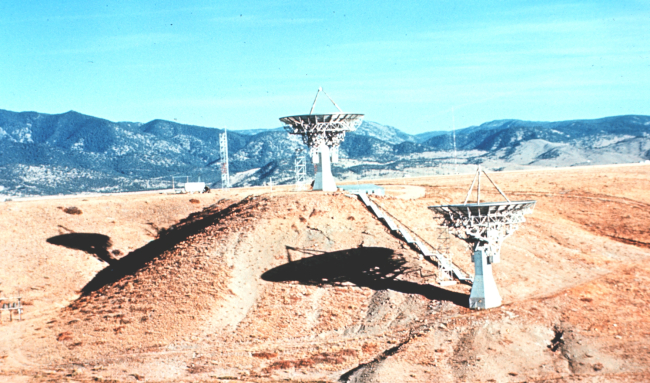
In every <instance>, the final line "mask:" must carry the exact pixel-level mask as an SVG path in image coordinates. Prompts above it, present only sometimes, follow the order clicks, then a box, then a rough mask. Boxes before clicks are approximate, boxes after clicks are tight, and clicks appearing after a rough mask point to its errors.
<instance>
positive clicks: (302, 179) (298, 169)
mask: <svg viewBox="0 0 650 383" xmlns="http://www.w3.org/2000/svg"><path fill="white" fill-rule="evenodd" d="M294 172H295V179H296V191H302V190H305V189H306V188H307V161H306V159H305V153H304V151H303V150H302V149H297V150H296V159H295V161H294Z"/></svg>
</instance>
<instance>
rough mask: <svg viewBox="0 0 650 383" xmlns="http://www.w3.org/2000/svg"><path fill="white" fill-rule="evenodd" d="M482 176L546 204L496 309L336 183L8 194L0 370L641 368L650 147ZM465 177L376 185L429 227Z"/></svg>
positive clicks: (519, 375) (82, 376)
mask: <svg viewBox="0 0 650 383" xmlns="http://www.w3.org/2000/svg"><path fill="white" fill-rule="evenodd" d="M492 177H493V179H494V180H495V181H496V182H497V183H498V184H499V185H500V186H501V187H502V188H503V189H504V190H505V192H506V193H507V194H508V196H509V197H510V198H511V199H513V200H514V199H535V200H537V201H538V203H537V207H536V208H535V211H534V213H533V214H532V215H530V216H529V217H528V219H527V222H526V223H525V224H523V225H522V227H521V228H520V230H519V231H518V232H517V233H516V234H515V235H513V236H512V237H510V238H508V239H507V240H506V242H505V244H504V247H503V249H502V261H501V263H499V264H496V265H495V267H494V272H495V278H496V280H497V284H498V286H499V289H500V292H501V295H502V297H503V300H504V305H503V306H502V307H501V308H497V309H492V310H488V311H471V310H469V309H467V304H468V297H469V290H470V288H471V287H470V286H468V285H464V284H457V285H454V286H448V287H444V288H443V287H439V286H437V285H436V283H435V281H436V277H435V273H436V267H435V265H433V264H431V263H429V262H427V261H426V260H422V259H421V258H420V257H419V256H418V254H417V253H416V252H415V251H413V250H412V249H411V248H409V247H408V246H407V245H406V244H405V243H404V242H402V241H401V240H400V239H399V238H398V237H396V236H394V235H393V234H391V233H390V231H389V230H388V229H387V228H385V227H384V226H383V225H382V224H381V222H380V221H378V220H377V219H376V218H375V217H374V216H373V215H372V214H371V213H370V212H369V211H368V210H367V209H366V208H365V207H364V205H363V204H362V203H361V202H360V201H358V200H356V199H355V198H350V197H348V196H346V195H344V194H341V193H316V192H310V193H295V192H291V191H290V188H288V187H280V188H276V187H274V190H273V192H271V191H270V189H269V188H265V189H264V188H250V189H236V190H233V191H229V192H226V193H221V192H218V191H217V192H213V193H212V194H202V195H165V194H149V195H147V194H143V195H129V196H110V197H96V198H85V199H84V198H83V197H80V198H77V199H74V198H73V199H70V198H68V199H65V200H63V199H62V200H44V201H20V202H19V201H13V202H5V203H3V204H1V205H0V266H1V267H0V296H15V295H18V294H20V295H21V296H22V297H23V299H24V301H25V303H26V306H25V313H24V315H23V320H22V321H17V320H13V321H9V316H8V314H7V313H3V314H2V318H1V319H2V322H1V323H0V380H1V381H8V382H58V381H71V382H91V381H115V382H123V381H124V382H129V381H133V382H135V381H156V382H172V381H173V382H177V381H188V382H189V381H206V382H218V381H231V380H237V381H251V382H253V381H255V382H257V381H259V382H272V381H287V380H289V381H350V382H386V381H400V382H402V381H403V382H409V381H412V382H425V381H427V382H428V381H432V382H451V381H484V382H486V381H491V382H502V381H507V382H509V381H513V382H515V381H516V382H519V381H553V382H555V381H565V382H573V381H596V382H601V381H602V382H605V381H649V380H650V370H649V367H648V366H649V365H650V349H649V347H650V319H648V314H649V313H648V308H647V302H648V299H649V297H650V291H649V290H650V287H649V286H650V284H649V283H650V258H649V257H650V230H649V229H648V222H649V218H650V215H649V213H650V195H649V194H648V192H647V191H648V190H650V166H648V165H645V166H613V167H594V168H581V169H557V170H545V171H534V172H525V173H524V172H503V173H495V174H493V175H492ZM470 182H471V176H470V175H464V176H440V177H430V178H412V179H400V180H393V181H390V180H389V181H387V180H382V181H380V182H378V183H380V184H386V185H388V186H387V188H386V189H387V194H388V195H387V196H386V197H374V200H375V201H376V202H377V204H379V205H380V206H382V207H383V208H384V209H385V210H386V211H387V212H389V213H390V214H391V215H392V216H393V217H394V218H395V219H396V220H397V221H399V222H402V223H403V224H404V225H406V226H408V227H409V228H410V229H411V230H412V231H413V232H414V233H415V234H417V235H418V236H420V237H421V238H422V239H423V240H425V241H426V242H428V243H429V244H431V245H432V246H435V245H436V243H437V241H438V229H437V228H436V226H435V224H434V219H433V218H434V215H433V213H432V212H431V211H430V210H428V209H427V207H428V206H431V205H435V204H441V203H460V202H462V201H463V199H464V197H465V193H466V191H467V188H468V186H469V184H470ZM482 199H483V200H501V197H500V195H499V194H498V193H496V192H494V191H493V190H492V189H491V188H488V187H483V191H482ZM73 207H74V208H76V209H72V208H73ZM75 213H81V214H75ZM452 251H453V253H454V261H455V262H456V263H457V264H459V265H460V266H461V267H463V268H464V269H465V270H467V271H471V272H473V267H472V264H471V262H470V257H469V253H470V250H469V248H468V247H467V246H466V245H465V243H464V242H462V241H460V240H456V239H455V240H453V243H452Z"/></svg>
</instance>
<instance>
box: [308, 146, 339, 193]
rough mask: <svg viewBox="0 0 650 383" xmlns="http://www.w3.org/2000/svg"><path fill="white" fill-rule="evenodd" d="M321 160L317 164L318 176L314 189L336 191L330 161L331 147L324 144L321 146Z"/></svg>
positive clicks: (319, 154) (319, 155)
mask: <svg viewBox="0 0 650 383" xmlns="http://www.w3.org/2000/svg"><path fill="white" fill-rule="evenodd" d="M317 155H318V157H319V162H318V164H316V165H317V166H316V177H315V179H314V188H313V190H322V191H331V192H333V191H336V182H335V181H334V176H332V165H331V161H330V149H329V148H328V147H327V146H326V145H323V146H321V147H320V150H319V153H318V154H317Z"/></svg>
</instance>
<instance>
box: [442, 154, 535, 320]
mask: <svg viewBox="0 0 650 383" xmlns="http://www.w3.org/2000/svg"><path fill="white" fill-rule="evenodd" d="M481 173H482V174H484V175H485V176H486V177H487V179H488V180H489V181H490V182H491V183H492V185H494V187H495V188H496V189H497V190H498V191H499V193H500V194H501V195H502V196H503V198H505V201H504V202H481ZM477 180H478V185H477V188H476V203H468V200H469V197H470V194H471V193H472V190H473V189H474V185H475V184H476V181H477ZM535 204H536V201H511V200H510V199H508V197H507V196H506V195H505V193H503V191H502V190H501V189H500V188H499V187H498V186H497V184H496V183H494V181H492V179H491V178H490V176H489V175H488V174H487V173H486V172H485V171H484V170H482V169H481V165H479V166H478V169H477V170H476V174H475V175H474V180H473V181H472V185H471V186H470V187H469V190H468V191H467V196H466V197H465V201H464V202H463V203H462V204H458V205H438V206H429V209H431V210H433V211H435V212H437V213H439V214H441V215H442V216H443V218H444V222H443V225H444V226H447V227H449V228H450V230H451V231H452V232H453V233H454V234H455V235H456V236H457V237H459V238H461V239H463V240H465V241H467V242H468V243H470V244H472V245H474V254H473V256H472V261H473V262H474V270H475V274H474V281H473V284H472V291H471V293H470V297H469V307H470V308H471V309H476V310H482V309H489V308H493V307H499V306H501V296H500V295H499V290H498V289H497V285H496V282H495V281H494V276H493V275H492V264H494V263H498V262H499V261H500V258H501V244H502V243H503V241H504V240H505V239H506V238H508V237H509V236H510V235H512V233H514V232H515V231H516V230H517V229H518V228H519V225H520V224H522V223H524V222H525V221H526V219H525V218H524V215H526V214H530V213H532V211H533V209H534V208H535Z"/></svg>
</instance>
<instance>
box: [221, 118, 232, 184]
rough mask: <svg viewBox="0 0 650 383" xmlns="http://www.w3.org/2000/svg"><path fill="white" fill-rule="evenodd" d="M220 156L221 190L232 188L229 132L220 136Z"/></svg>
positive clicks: (224, 132) (224, 131)
mask: <svg viewBox="0 0 650 383" xmlns="http://www.w3.org/2000/svg"><path fill="white" fill-rule="evenodd" d="M219 154H220V157H221V188H222V189H228V188H230V172H229V170H228V132H226V130H225V129H224V130H223V133H221V134H219Z"/></svg>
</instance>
